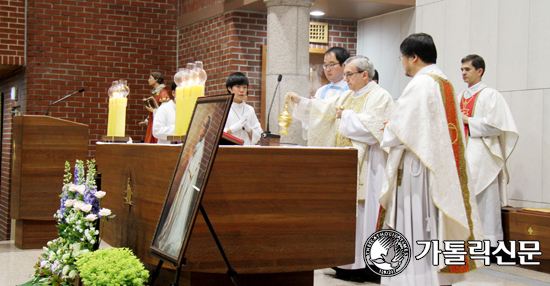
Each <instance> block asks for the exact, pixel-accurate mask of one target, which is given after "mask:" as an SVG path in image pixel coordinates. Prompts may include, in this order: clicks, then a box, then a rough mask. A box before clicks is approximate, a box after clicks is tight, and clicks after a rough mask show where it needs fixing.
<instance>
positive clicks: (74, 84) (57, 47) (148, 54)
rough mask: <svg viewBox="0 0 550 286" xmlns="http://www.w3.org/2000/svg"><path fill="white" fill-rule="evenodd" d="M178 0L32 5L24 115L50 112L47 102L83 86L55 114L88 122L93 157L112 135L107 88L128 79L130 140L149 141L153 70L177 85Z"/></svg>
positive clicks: (48, 0) (40, 0)
mask: <svg viewBox="0 0 550 286" xmlns="http://www.w3.org/2000/svg"><path fill="white" fill-rule="evenodd" d="M176 5H177V2H176V1H175V0H160V1H159V0H133V1H114V0H98V1H61V0H29V1H28V42H27V45H28V52H27V84H28V86H27V88H28V94H27V105H26V114H44V113H45V111H46V109H47V107H48V105H49V103H50V102H51V101H54V100H56V99H59V98H60V97H62V96H64V95H67V94H69V93H71V92H73V91H76V90H78V89H80V88H85V89H86V92H84V93H81V94H77V95H75V96H73V97H71V98H69V99H67V100H66V101H64V102H60V103H59V104H57V105H55V106H54V107H52V108H51V109H50V114H51V115H52V116H54V117H58V118H66V119H69V120H74V121H76V122H79V123H84V124H88V125H89V128H90V135H89V156H94V154H95V142H96V141H97V140H98V139H100V138H101V136H103V135H105V134H106V130H107V111H108V110H107V108H108V95H107V89H108V88H109V87H110V86H111V83H112V81H113V80H117V79H120V78H123V79H127V80H128V85H129V86H130V95H129V101H128V108H127V120H126V124H127V127H126V135H127V136H131V137H132V138H133V139H134V140H143V138H144V135H145V130H146V127H140V126H138V122H139V121H141V120H143V119H144V118H146V116H147V112H146V110H145V109H144V108H143V105H142V103H141V99H142V98H144V97H145V96H146V95H148V94H149V91H150V87H149V86H148V84H147V79H148V77H149V74H150V72H152V71H160V72H161V73H163V74H165V75H167V76H166V77H165V79H166V80H167V84H168V86H169V84H170V83H171V78H172V75H173V74H174V73H175V65H176V30H175V26H176V22H177V6H176Z"/></svg>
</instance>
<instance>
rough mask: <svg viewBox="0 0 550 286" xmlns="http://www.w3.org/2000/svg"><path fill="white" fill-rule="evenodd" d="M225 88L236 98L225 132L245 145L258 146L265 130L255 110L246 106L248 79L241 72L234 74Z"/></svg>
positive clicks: (228, 79)
mask: <svg viewBox="0 0 550 286" xmlns="http://www.w3.org/2000/svg"><path fill="white" fill-rule="evenodd" d="M225 87H226V88H227V91H228V92H229V93H232V94H234V95H235V96H234V97H233V103H232V104H231V109H230V110H229V114H228V115H227V121H226V122H225V128H224V131H225V132H227V133H229V134H231V135H233V136H235V137H237V138H239V139H241V140H243V141H244V145H256V143H258V141H260V138H261V136H262V133H263V130H262V127H261V126H260V122H259V121H258V117H256V112H255V111H254V108H253V107H252V106H250V105H248V104H246V98H247V97H248V77H246V76H245V75H244V74H243V73H240V72H236V73H232V74H231V75H229V77H228V78H227V80H226V82H225Z"/></svg>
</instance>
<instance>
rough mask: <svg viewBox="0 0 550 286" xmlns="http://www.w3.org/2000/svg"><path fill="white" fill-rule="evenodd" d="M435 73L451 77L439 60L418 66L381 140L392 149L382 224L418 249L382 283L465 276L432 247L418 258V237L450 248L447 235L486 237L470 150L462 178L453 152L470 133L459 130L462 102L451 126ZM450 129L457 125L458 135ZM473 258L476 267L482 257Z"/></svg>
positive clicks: (436, 282)
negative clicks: (400, 269)
mask: <svg viewBox="0 0 550 286" xmlns="http://www.w3.org/2000/svg"><path fill="white" fill-rule="evenodd" d="M430 74H433V75H436V76H438V77H439V78H441V79H443V80H446V77H445V76H444V75H443V73H442V72H441V71H440V70H439V68H437V66H435V65H429V66H427V67H424V68H423V69H421V70H420V71H418V73H417V74H416V75H415V76H414V77H413V79H412V80H411V81H410V82H409V84H408V85H407V87H406V88H405V90H404V91H403V95H402V96H401V97H400V98H399V99H398V100H397V102H396V106H395V110H394V112H393V115H392V117H391V118H390V120H389V123H388V124H387V125H386V128H385V132H384V141H383V143H382V144H381V146H382V147H383V148H386V147H391V148H390V152H389V156H388V162H387V165H386V176H385V177H384V182H383V188H382V194H381V197H380V204H381V206H382V207H383V209H384V210H383V211H382V214H381V218H380V220H381V221H380V223H381V224H382V228H384V229H394V230H397V231H399V232H400V233H402V234H403V235H404V236H405V237H406V238H407V240H408V241H409V243H410V244H411V248H412V255H411V260H410V262H409V265H408V266H407V267H406V268H405V269H404V271H403V272H402V273H400V274H398V275H396V276H394V277H390V278H383V279H382V284H390V285H417V286H420V285H422V286H429V285H444V284H452V283H455V282H458V281H460V280H463V279H464V277H463V275H462V274H443V273H446V272H448V271H449V269H448V268H445V264H444V259H443V256H442V255H439V265H438V266H433V265H432V261H431V260H430V257H431V253H432V251H431V250H430V253H429V254H428V255H427V256H426V257H424V258H422V259H420V260H416V259H415V258H414V257H415V256H417V255H419V254H420V253H421V252H422V250H423V249H424V246H423V245H418V244H417V243H416V242H417V241H419V240H439V246H438V247H439V249H441V250H444V247H443V241H444V240H460V241H464V240H468V239H472V240H473V239H482V235H481V223H480V221H479V214H478V212H477V205H476V201H475V196H474V193H473V191H468V190H472V189H471V188H468V184H467V183H466V180H467V177H468V176H467V168H466V162H465V160H464V154H463V153H462V159H461V162H462V164H463V166H462V165H461V177H460V178H459V173H458V171H457V163H456V161H455V154H454V152H453V145H452V143H453V141H452V140H458V139H459V138H461V139H462V140H463V138H464V134H463V133H462V137H459V136H458V132H463V131H462V127H461V126H462V125H461V124H462V120H461V119H462V116H461V114H460V109H459V105H458V104H456V103H455V104H456V114H455V115H453V116H456V118H457V121H458V125H459V126H452V125H449V124H448V122H447V116H446V111H445V106H444V103H443V99H442V94H441V86H440V84H439V83H438V81H436V80H435V79H434V78H433V77H432V76H431V75H430ZM453 96H454V95H453ZM459 115H460V116H459ZM449 130H454V134H450V131H449ZM451 137H453V139H451ZM454 142H455V143H456V141H454ZM462 143H463V142H462ZM400 166H402V167H401V170H402V178H401V180H400V181H401V185H400V186H399V182H398V173H399V169H400ZM462 168H464V169H462ZM462 176H463V177H465V178H463V177H462ZM469 185H471V184H469ZM468 263H469V266H470V268H469V269H470V270H473V269H476V267H477V266H479V265H480V264H481V263H482V262H481V261H479V260H476V261H472V260H469V261H468ZM438 272H439V273H438Z"/></svg>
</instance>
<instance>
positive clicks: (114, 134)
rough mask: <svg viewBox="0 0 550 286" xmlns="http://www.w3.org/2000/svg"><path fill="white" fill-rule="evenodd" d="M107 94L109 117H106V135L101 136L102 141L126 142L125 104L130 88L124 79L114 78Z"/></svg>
mask: <svg viewBox="0 0 550 286" xmlns="http://www.w3.org/2000/svg"><path fill="white" fill-rule="evenodd" d="M107 93H108V94H109V117H108V119H107V135H106V136H103V141H104V142H127V141H128V139H129V138H128V137H126V136H125V135H126V134H125V128H126V106H127V105H128V94H129V93H130V88H129V87H128V83H127V82H126V80H123V79H121V80H116V81H113V84H112V85H111V87H110V88H109V90H108V91H107Z"/></svg>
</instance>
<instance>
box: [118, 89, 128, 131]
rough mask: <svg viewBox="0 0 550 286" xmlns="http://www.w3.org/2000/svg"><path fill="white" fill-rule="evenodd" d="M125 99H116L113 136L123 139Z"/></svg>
mask: <svg viewBox="0 0 550 286" xmlns="http://www.w3.org/2000/svg"><path fill="white" fill-rule="evenodd" d="M127 103H128V99H127V98H116V117H115V118H116V125H115V136H120V137H124V135H125V128H126V104H127Z"/></svg>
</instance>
